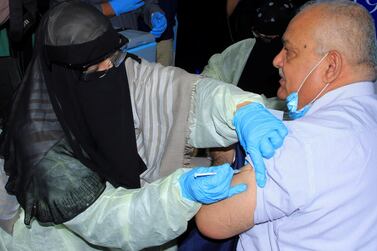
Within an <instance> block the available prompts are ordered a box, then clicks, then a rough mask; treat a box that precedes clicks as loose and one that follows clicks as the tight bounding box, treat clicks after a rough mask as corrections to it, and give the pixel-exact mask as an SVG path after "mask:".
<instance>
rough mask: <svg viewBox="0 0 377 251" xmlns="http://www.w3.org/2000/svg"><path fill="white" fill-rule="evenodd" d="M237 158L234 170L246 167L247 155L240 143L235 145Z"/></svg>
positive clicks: (233, 165)
mask: <svg viewBox="0 0 377 251" xmlns="http://www.w3.org/2000/svg"><path fill="white" fill-rule="evenodd" d="M235 151H236V157H235V160H234V162H233V164H232V167H233V169H240V168H242V167H243V166H244V165H245V158H246V154H245V151H244V150H243V148H242V146H241V144H240V143H237V144H235Z"/></svg>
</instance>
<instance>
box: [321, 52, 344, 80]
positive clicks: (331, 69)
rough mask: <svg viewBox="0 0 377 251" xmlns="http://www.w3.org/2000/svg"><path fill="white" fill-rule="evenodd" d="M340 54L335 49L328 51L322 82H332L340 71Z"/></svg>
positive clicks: (341, 61)
mask: <svg viewBox="0 0 377 251" xmlns="http://www.w3.org/2000/svg"><path fill="white" fill-rule="evenodd" d="M342 63H343V60H342V55H341V54H340V53H339V52H337V51H335V50H334V51H330V52H329V54H328V55H327V58H326V65H327V66H326V67H327V69H326V71H325V74H324V76H323V79H322V81H323V82H324V83H332V82H334V81H335V80H336V79H337V78H338V77H339V75H340V73H341V71H342Z"/></svg>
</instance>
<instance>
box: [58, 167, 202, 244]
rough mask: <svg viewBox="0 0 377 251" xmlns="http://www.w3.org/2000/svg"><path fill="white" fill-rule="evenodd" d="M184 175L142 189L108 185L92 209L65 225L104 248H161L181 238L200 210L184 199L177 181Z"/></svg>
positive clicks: (197, 206)
mask: <svg viewBox="0 0 377 251" xmlns="http://www.w3.org/2000/svg"><path fill="white" fill-rule="evenodd" d="M183 172H184V170H183V169H178V170H177V171H176V172H174V173H173V174H172V175H170V176H168V177H167V178H165V179H161V180H158V181H156V182H153V183H151V184H148V185H146V186H144V187H143V188H141V189H124V188H116V189H115V188H114V187H112V186H111V185H110V184H107V188H106V190H105V191H104V192H103V194H102V195H101V196H100V197H99V198H98V199H97V201H96V202H95V203H94V204H93V205H92V206H90V207H89V208H88V209H87V210H85V211H84V212H83V213H81V214H80V215H78V216H76V217H75V218H74V219H72V220H71V221H68V222H66V223H64V224H65V226H66V227H68V228H69V229H71V230H72V231H74V232H75V233H76V234H78V235H80V236H82V237H83V238H84V239H85V240H86V241H88V242H89V243H91V244H94V245H99V246H102V247H109V248H120V249H122V250H141V249H143V248H146V247H151V246H157V245H161V244H163V243H165V242H167V241H169V240H172V239H174V238H176V237H178V236H179V235H180V234H182V233H183V232H184V231H185V230H186V228H187V222H188V221H189V220H190V219H191V218H192V217H193V216H194V215H195V214H196V213H197V211H198V210H199V208H200V204H199V203H196V202H193V201H190V200H187V199H185V198H183V197H182V196H181V190H180V187H179V183H178V179H179V177H180V176H181V175H182V174H183ZM93 219H95V220H93Z"/></svg>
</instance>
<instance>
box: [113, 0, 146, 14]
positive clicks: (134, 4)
mask: <svg viewBox="0 0 377 251" xmlns="http://www.w3.org/2000/svg"><path fill="white" fill-rule="evenodd" d="M109 4H110V5H111V8H112V9H113V11H114V13H115V15H117V16H119V15H121V14H123V13H125V12H130V11H133V10H136V9H138V8H140V7H141V6H143V5H144V1H143V0H109Z"/></svg>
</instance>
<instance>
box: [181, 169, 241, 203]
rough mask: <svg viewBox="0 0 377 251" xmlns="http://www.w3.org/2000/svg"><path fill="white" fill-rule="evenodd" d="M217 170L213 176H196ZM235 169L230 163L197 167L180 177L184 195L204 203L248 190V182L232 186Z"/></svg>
mask: <svg viewBox="0 0 377 251" xmlns="http://www.w3.org/2000/svg"><path fill="white" fill-rule="evenodd" d="M208 172H215V173H216V174H215V175H212V176H203V177H196V178H195V174H196V173H208ZM233 173H234V170H233V169H232V168H231V167H230V165H229V164H224V165H221V166H213V167H196V168H192V170H190V171H188V172H186V173H184V174H183V175H182V176H181V177H180V178H179V184H180V186H181V191H182V195H183V197H185V198H186V199H189V200H192V201H196V202H199V203H202V204H210V203H214V202H217V201H219V200H223V199H226V198H228V197H231V196H233V195H235V194H238V193H241V192H244V191H246V189H247V186H246V184H238V185H236V186H234V187H231V186H230V185H231V181H232V177H233Z"/></svg>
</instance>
